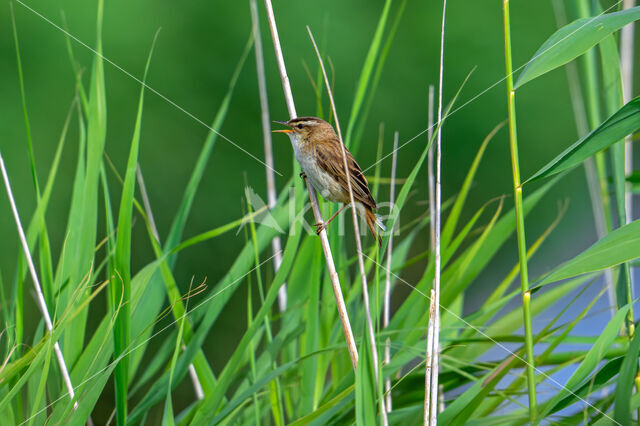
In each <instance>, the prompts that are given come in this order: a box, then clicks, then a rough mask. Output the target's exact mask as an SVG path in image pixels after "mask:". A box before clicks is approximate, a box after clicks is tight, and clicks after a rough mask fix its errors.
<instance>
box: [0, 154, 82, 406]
mask: <svg viewBox="0 0 640 426" xmlns="http://www.w3.org/2000/svg"><path fill="white" fill-rule="evenodd" d="M0 169H1V171H2V178H3V179H4V185H5V187H6V188H7V196H8V198H9V204H10V205H11V211H12V212H13V217H14V219H15V221H16V228H17V229H18V235H19V237H20V243H21V244H22V249H23V250H24V256H25V258H26V259H27V265H28V267H29V272H30V273H31V279H32V280H33V286H34V287H35V290H36V299H37V302H38V306H39V307H40V311H42V316H43V317H44V323H45V325H46V326H47V330H48V331H49V334H51V338H52V339H53V323H52V322H51V316H50V315H49V310H48V309H47V302H46V301H45V300H44V294H43V293H42V288H41V287H40V281H39V280H38V274H36V268H35V266H34V265H33V259H32V258H31V252H30V251H29V245H28V244H27V238H26V237H25V235H24V229H23V228H22V222H21V221H20V215H19V214H18V208H17V207H16V201H15V199H14V198H13V191H12V190H11V184H10V183H9V176H8V175H7V169H6V168H5V165H4V159H3V158H2V153H0ZM53 351H54V352H55V354H56V358H57V359H58V364H59V366H60V371H61V373H62V380H63V381H64V384H65V386H66V388H67V392H68V393H69V398H70V399H73V398H74V396H75V392H74V390H73V384H72V383H71V377H69V370H68V369H67V364H66V363H65V361H64V356H63V355H62V351H61V350H60V345H59V344H58V341H57V340H56V341H55V343H54V344H53ZM77 408H78V403H77V402H75V403H74V404H73V409H74V410H75V409H77Z"/></svg>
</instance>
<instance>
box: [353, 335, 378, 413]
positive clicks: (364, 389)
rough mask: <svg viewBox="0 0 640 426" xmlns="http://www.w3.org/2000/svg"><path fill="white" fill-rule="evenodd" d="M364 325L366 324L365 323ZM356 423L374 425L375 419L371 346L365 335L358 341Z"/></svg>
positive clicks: (374, 380) (375, 386)
mask: <svg viewBox="0 0 640 426" xmlns="http://www.w3.org/2000/svg"><path fill="white" fill-rule="evenodd" d="M365 327H366V325H365ZM355 386H356V389H355V393H356V425H358V426H363V425H374V424H376V423H377V421H376V393H377V392H376V389H377V388H378V384H377V382H376V379H375V375H374V365H373V361H372V355H371V347H370V345H369V342H368V341H367V339H366V337H363V338H362V341H361V343H360V359H359V360H358V366H357V367H356V383H355Z"/></svg>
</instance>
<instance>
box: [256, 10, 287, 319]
mask: <svg viewBox="0 0 640 426" xmlns="http://www.w3.org/2000/svg"><path fill="white" fill-rule="evenodd" d="M250 6H251V20H252V22H253V40H254V48H255V53H256V73H257V74H258V92H259V94H260V118H261V120H262V138H263V141H264V162H265V163H266V167H265V171H266V173H267V205H268V206H269V209H273V208H274V207H275V206H276V202H277V199H278V196H277V194H276V177H275V172H274V170H275V169H274V168H273V146H272V143H271V119H270V118H269V99H268V97H267V79H266V75H265V70H264V54H263V50H262V38H261V37H260V20H259V19H258V2H257V0H251V3H250ZM271 250H272V252H273V269H274V272H278V269H280V265H281V264H282V242H281V241H280V237H279V236H278V235H276V236H275V237H273V239H272V240H271ZM278 307H279V308H280V312H284V311H285V310H286V309H287V283H286V282H285V283H284V284H282V287H280V291H279V292H278Z"/></svg>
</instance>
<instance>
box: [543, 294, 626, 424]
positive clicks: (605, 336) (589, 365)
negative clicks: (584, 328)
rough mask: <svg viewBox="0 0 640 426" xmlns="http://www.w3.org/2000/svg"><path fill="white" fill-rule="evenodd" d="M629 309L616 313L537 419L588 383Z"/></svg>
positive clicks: (624, 308) (544, 415)
mask: <svg viewBox="0 0 640 426" xmlns="http://www.w3.org/2000/svg"><path fill="white" fill-rule="evenodd" d="M630 308H631V305H630V304H629V305H626V306H624V307H623V308H622V309H619V310H618V311H617V312H616V314H615V315H614V316H613V318H611V320H610V321H609V323H608V324H607V326H606V327H605V329H604V330H603V331H602V333H601V334H600V336H599V337H598V339H597V340H596V342H595V343H594V344H593V346H592V347H591V349H589V352H587V355H586V357H585V358H584V360H583V361H582V362H581V363H580V365H579V366H578V367H577V368H576V369H575V370H574V372H573V374H572V375H571V377H570V378H569V380H567V383H566V384H565V385H564V387H563V388H562V389H560V390H559V391H558V392H557V393H556V394H555V396H554V397H553V398H552V399H551V400H550V401H549V402H547V403H545V404H544V405H543V407H542V409H541V412H540V415H539V416H538V418H541V419H544V418H545V417H546V416H547V415H548V414H549V413H550V412H552V411H553V410H554V408H555V407H556V405H557V404H558V403H560V402H561V401H562V400H563V399H564V398H565V397H566V396H567V395H569V394H570V393H571V392H574V393H575V392H576V391H578V390H579V387H580V386H581V385H583V384H584V383H585V381H588V377H589V374H590V373H591V372H592V371H595V369H596V367H597V365H598V363H599V362H600V361H601V360H602V358H603V356H604V354H605V352H606V351H607V350H608V349H609V347H610V346H611V344H612V343H613V341H614V339H615V338H616V336H617V335H618V331H619V330H620V327H621V326H622V324H623V323H624V320H625V317H626V315H627V312H628V311H629V309H630Z"/></svg>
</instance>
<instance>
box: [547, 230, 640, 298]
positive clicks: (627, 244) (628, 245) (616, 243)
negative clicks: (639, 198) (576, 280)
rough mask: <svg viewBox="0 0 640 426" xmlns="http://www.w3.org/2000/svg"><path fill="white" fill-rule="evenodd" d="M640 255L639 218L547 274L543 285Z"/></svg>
mask: <svg viewBox="0 0 640 426" xmlns="http://www.w3.org/2000/svg"><path fill="white" fill-rule="evenodd" d="M638 257H640V219H638V220H636V221H634V222H631V223H630V224H628V225H624V226H622V227H620V228H618V229H616V230H614V231H611V232H610V233H608V234H607V235H605V236H604V237H603V238H602V239H600V240H599V241H598V242H596V243H595V244H593V245H592V246H591V247H589V248H588V249H586V250H585V251H583V252H582V253H580V254H579V255H577V256H575V257H574V258H572V259H571V260H569V261H567V262H566V263H565V264H563V265H561V266H559V267H558V268H556V269H554V270H553V271H551V272H550V273H549V274H547V275H546V276H544V277H543V278H542V279H541V280H540V281H539V283H537V284H538V286H543V285H545V284H549V283H552V282H555V281H559V280H563V279H565V278H571V277H575V276H576V275H580V274H584V273H587V272H594V271H601V270H603V269H607V268H610V267H612V266H616V265H619V264H620V263H624V262H628V261H630V260H633V259H635V258H638Z"/></svg>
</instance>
